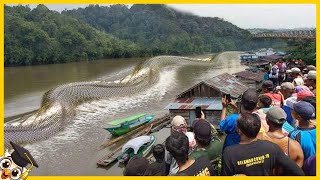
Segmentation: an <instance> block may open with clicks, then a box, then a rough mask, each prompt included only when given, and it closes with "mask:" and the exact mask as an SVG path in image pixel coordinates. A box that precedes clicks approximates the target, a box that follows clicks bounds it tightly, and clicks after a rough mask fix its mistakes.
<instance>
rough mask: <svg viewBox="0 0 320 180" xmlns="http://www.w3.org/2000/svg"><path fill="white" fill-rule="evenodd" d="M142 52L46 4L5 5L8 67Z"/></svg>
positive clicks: (130, 55) (134, 46)
mask: <svg viewBox="0 0 320 180" xmlns="http://www.w3.org/2000/svg"><path fill="white" fill-rule="evenodd" d="M140 51H141V50H140V48H139V47H138V46H137V45H135V44H134V43H132V42H128V41H124V40H118V39H117V38H114V37H112V36H111V35H108V34H106V33H102V32H101V31H98V30H97V29H95V28H93V27H91V26H90V25H88V24H87V23H84V22H80V21H79V20H77V19H75V18H72V17H70V16H67V15H63V14H60V13H58V12H55V11H50V10H49V9H48V8H47V7H46V6H44V5H38V6H37V7H36V8H34V9H33V10H31V9H30V8H29V7H28V6H14V7H10V6H5V66H16V65H34V64H53V63H65V62H73V61H82V60H94V59H100V58H110V57H112V58H113V57H132V56H137V55H140V54H141V53H140Z"/></svg>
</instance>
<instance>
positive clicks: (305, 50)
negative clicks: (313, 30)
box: [286, 40, 316, 65]
mask: <svg viewBox="0 0 320 180" xmlns="http://www.w3.org/2000/svg"><path fill="white" fill-rule="evenodd" d="M286 51H287V52H288V53H289V54H290V56H289V58H288V59H289V60H290V59H293V58H298V59H300V58H301V59H303V60H304V61H305V63H306V64H312V65H316V41H315V40H300V41H289V42H288V47H287V48H286Z"/></svg>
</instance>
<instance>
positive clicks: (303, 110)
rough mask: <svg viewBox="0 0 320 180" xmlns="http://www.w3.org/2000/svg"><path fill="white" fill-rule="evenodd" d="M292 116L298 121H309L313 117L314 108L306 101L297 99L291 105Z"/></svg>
mask: <svg viewBox="0 0 320 180" xmlns="http://www.w3.org/2000/svg"><path fill="white" fill-rule="evenodd" d="M292 117H294V118H295V119H297V120H298V121H299V123H300V122H302V123H304V122H309V121H310V120H312V119H314V118H315V108H314V107H313V106H312V104H310V103H308V102H305V101H299V102H297V103H296V104H294V105H293V111H292Z"/></svg>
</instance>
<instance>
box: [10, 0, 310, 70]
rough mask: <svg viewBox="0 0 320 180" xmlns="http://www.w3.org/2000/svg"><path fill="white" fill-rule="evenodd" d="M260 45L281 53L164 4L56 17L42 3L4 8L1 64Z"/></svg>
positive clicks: (281, 44) (226, 25)
mask: <svg viewBox="0 0 320 180" xmlns="http://www.w3.org/2000/svg"><path fill="white" fill-rule="evenodd" d="M293 46H294V47H296V46H297V44H294V43H293ZM262 47H273V48H276V49H284V48H287V42H286V41H284V40H277V39H253V38H252V37H251V34H250V32H249V31H247V30H244V29H241V28H239V27H237V26H235V25H233V24H231V23H230V22H227V21H225V20H223V19H221V18H209V17H198V16H195V15H192V14H189V13H184V12H179V11H177V10H174V9H172V8H170V7H168V6H166V5H156V4H154V5H133V6H131V7H129V6H127V5H111V6H99V5H90V6H88V7H86V8H78V9H75V10H65V11H62V12H61V13H59V12H56V11H51V10H49V9H48V8H47V7H46V6H45V5H38V6H37V7H36V8H34V9H31V8H29V7H28V6H22V5H19V6H5V62H4V63H5V66H23V65H36V64H55V63H66V62H74V61H90V60H96V59H103V58H120V57H125V58H126V57H151V56H156V55H190V54H203V53H216V52H222V51H228V50H252V49H258V48H262ZM294 47H293V48H291V50H292V49H294ZM301 47H303V48H304V46H301ZM311 49H312V48H311ZM314 52H315V51H314ZM307 54H308V53H307Z"/></svg>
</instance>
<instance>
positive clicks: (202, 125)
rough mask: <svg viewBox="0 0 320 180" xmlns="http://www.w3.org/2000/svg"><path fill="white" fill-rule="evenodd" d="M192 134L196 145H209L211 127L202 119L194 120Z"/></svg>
mask: <svg viewBox="0 0 320 180" xmlns="http://www.w3.org/2000/svg"><path fill="white" fill-rule="evenodd" d="M193 132H194V134H195V139H196V141H197V144H198V145H200V146H201V147H206V146H208V145H210V142H211V126H210V124H209V122H208V121H206V120H204V119H200V120H196V121H195V122H194V123H193Z"/></svg>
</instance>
